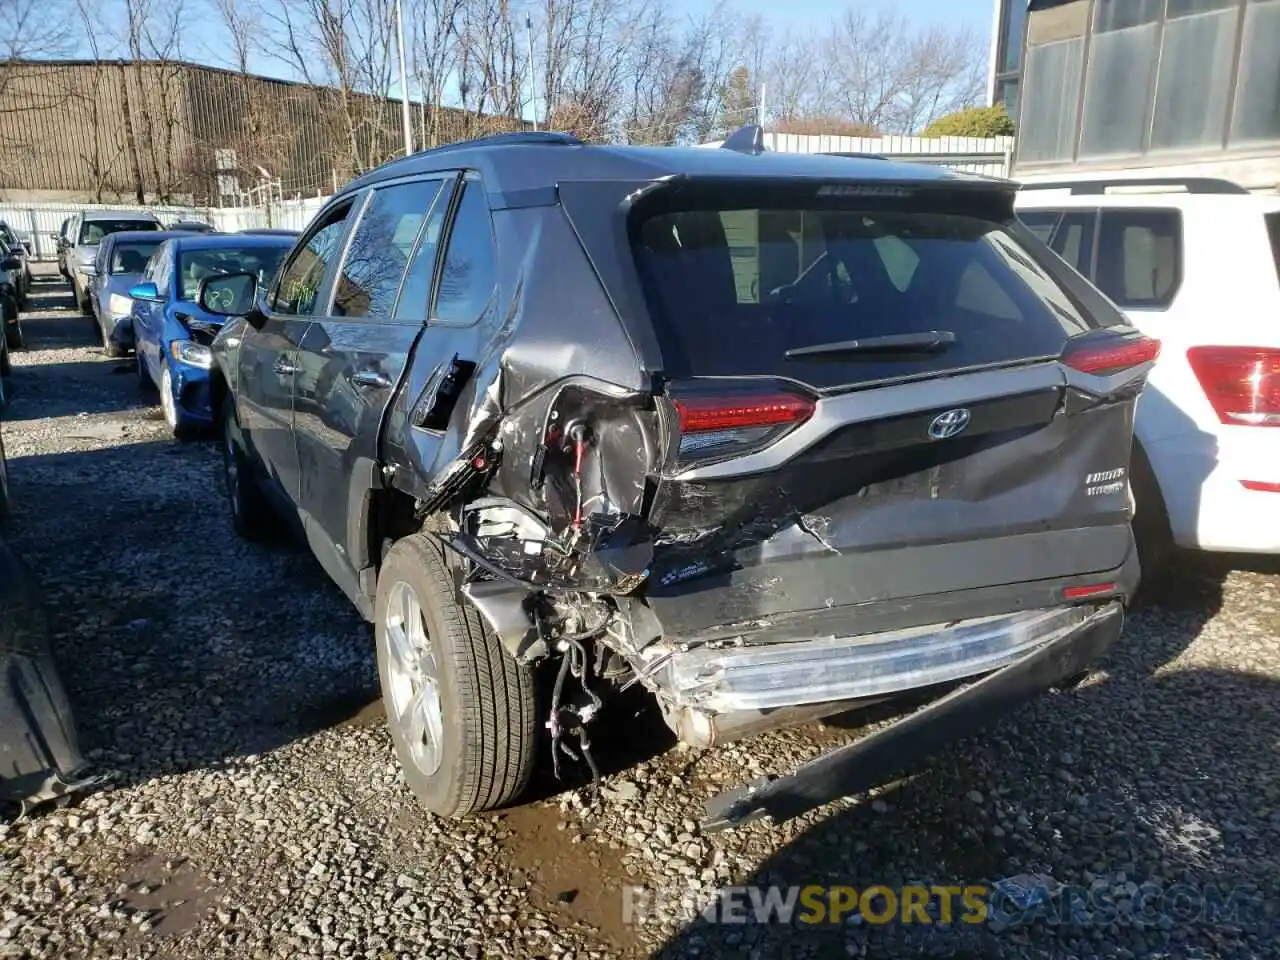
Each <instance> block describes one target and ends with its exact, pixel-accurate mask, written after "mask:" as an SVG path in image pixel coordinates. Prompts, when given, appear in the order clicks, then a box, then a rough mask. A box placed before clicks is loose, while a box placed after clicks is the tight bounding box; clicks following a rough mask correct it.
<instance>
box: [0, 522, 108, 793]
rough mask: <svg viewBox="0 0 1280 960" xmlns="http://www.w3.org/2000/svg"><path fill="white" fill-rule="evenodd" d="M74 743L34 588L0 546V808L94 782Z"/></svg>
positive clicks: (13, 557)
mask: <svg viewBox="0 0 1280 960" xmlns="http://www.w3.org/2000/svg"><path fill="white" fill-rule="evenodd" d="M86 771H87V764H86V762H85V759H84V757H83V756H82V755H81V753H80V746H79V743H78V742H77V738H76V729H75V723H74V721H73V719H72V715H71V704H70V701H69V700H68V698H67V695H66V692H65V691H64V689H63V687H62V682H61V680H60V679H59V677H58V672H57V668H56V666H55V665H54V660H53V652H52V650H51V649H50V646H49V629H48V622H47V620H46V619H45V615H44V612H43V610H42V608H41V606H40V601H39V597H38V594H37V591H36V589H35V586H34V583H33V581H32V578H31V576H30V574H29V573H28V572H27V570H26V568H25V566H24V565H23V564H22V562H21V561H20V560H19V559H18V557H17V556H16V555H15V554H14V553H13V551H12V549H11V548H10V547H9V545H8V544H7V543H4V542H3V541H0V807H6V808H8V807H17V808H18V809H19V810H21V811H23V812H25V811H26V810H28V809H30V808H31V807H34V806H37V805H39V804H41V803H45V802H47V801H51V800H56V799H57V798H59V797H62V796H65V795H67V794H69V793H73V792H75V791H77V790H80V789H84V788H86V787H88V786H90V785H92V784H93V783H95V782H96V780H95V779H93V778H90V777H88V776H87V775H86Z"/></svg>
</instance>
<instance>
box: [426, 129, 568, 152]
mask: <svg viewBox="0 0 1280 960" xmlns="http://www.w3.org/2000/svg"><path fill="white" fill-rule="evenodd" d="M539 145H541V146H548V147H551V146H557V147H580V146H582V145H583V142H582V141H581V140H579V139H578V138H577V137H575V136H574V135H573V134H571V133H554V132H551V131H546V130H517V131H513V132H510V133H489V134H486V135H485V136H483V137H475V138H473V139H471V140H457V141H455V142H453V143H445V144H441V145H440V146H438V147H432V148H431V149H430V150H419V151H418V152H417V153H415V154H412V156H415V157H416V156H421V155H422V154H424V153H431V154H436V153H441V152H442V151H446V150H464V149H466V148H468V147H502V146H539Z"/></svg>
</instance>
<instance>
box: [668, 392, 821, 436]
mask: <svg viewBox="0 0 1280 960" xmlns="http://www.w3.org/2000/svg"><path fill="white" fill-rule="evenodd" d="M675 403H676V410H677V411H679V413H680V432H681V433H702V432H704V431H707V430H740V429H744V428H747V429H749V428H753V427H777V426H783V425H785V424H798V423H804V422H805V421H806V420H808V419H809V418H810V417H811V416H813V406H814V405H813V401H812V400H810V399H809V398H808V397H801V396H797V395H796V394H791V393H764V394H754V395H748V396H742V397H689V398H685V399H682V400H676V402H675Z"/></svg>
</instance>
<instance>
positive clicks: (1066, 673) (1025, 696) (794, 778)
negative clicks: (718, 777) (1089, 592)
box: [702, 602, 1124, 832]
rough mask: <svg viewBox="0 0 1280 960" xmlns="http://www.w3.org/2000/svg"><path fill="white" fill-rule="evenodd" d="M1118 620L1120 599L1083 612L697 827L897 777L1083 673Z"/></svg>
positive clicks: (787, 811)
mask: <svg viewBox="0 0 1280 960" xmlns="http://www.w3.org/2000/svg"><path fill="white" fill-rule="evenodd" d="M1123 623H1124V612H1123V608H1122V606H1121V605H1120V604H1119V603H1118V602H1116V603H1111V604H1108V605H1106V606H1104V607H1100V608H1096V609H1093V610H1092V611H1091V612H1088V611H1087V612H1086V615H1085V616H1084V618H1083V619H1082V620H1081V622H1080V623H1079V624H1078V625H1077V626H1076V628H1075V629H1073V630H1070V631H1069V632H1066V633H1065V634H1062V635H1060V636H1058V637H1056V638H1055V639H1052V640H1049V641H1047V642H1044V643H1042V644H1041V645H1040V646H1038V647H1037V648H1036V649H1034V650H1033V651H1031V652H1029V653H1027V654H1025V655H1024V656H1022V657H1021V658H1019V659H1017V660H1015V661H1014V662H1013V663H1010V664H1008V665H1007V666H1005V667H1003V668H1001V669H999V670H996V671H995V672H994V673H990V674H988V675H987V676H986V677H984V678H982V679H981V680H979V681H977V682H976V683H973V684H970V685H969V686H966V687H964V688H962V689H959V690H956V691H954V692H952V693H950V694H948V695H947V696H945V697H942V698H941V699H939V700H936V701H935V702H933V703H932V704H930V705H928V706H926V707H924V708H922V709H921V710H919V711H917V712H916V713H913V714H911V715H910V716H907V717H904V718H903V719H901V720H898V721H896V722H894V723H892V724H890V725H889V726H888V727H886V728H884V729H883V730H881V731H879V732H877V733H875V734H872V735H871V736H869V737H866V738H865V739H863V740H860V741H858V742H857V743H854V744H851V745H849V746H847V747H842V748H840V749H839V750H833V751H832V752H830V753H827V754H824V755H823V756H820V757H818V758H817V759H816V760H812V761H810V762H809V763H807V764H805V765H804V766H802V767H800V768H798V769H797V770H796V771H795V772H793V773H791V774H789V775H787V776H784V777H772V778H763V779H761V780H757V781H754V782H752V783H750V784H747V785H745V786H743V787H739V788H737V789H735V790H731V791H728V792H727V793H723V794H721V795H720V796H718V797H715V798H713V799H712V800H711V801H710V802H709V803H708V804H707V806H706V809H705V816H704V819H703V821H702V830H703V831H704V832H712V831H715V830H721V829H725V828H727V827H733V826H737V825H739V824H742V823H746V822H748V821H751V820H757V819H760V818H761V817H766V816H767V817H769V818H770V819H771V820H772V821H773V823H775V824H778V823H783V822H785V821H787V820H791V819H793V818H795V817H798V816H800V815H802V814H804V813H807V812H809V811H810V810H813V809H815V808H817V807H820V806H822V805H823V804H825V803H829V802H831V801H832V800H837V799H839V798H841V797H847V796H850V795H853V794H857V793H861V792H863V791H865V790H867V789H869V788H871V787H873V786H876V785H877V784H880V783H884V782H886V781H887V780H890V779H892V778H894V777H896V776H900V775H902V774H903V773H905V772H906V771H907V770H908V769H909V768H911V767H912V766H914V765H915V764H916V763H917V762H918V761H920V760H922V759H923V758H924V757H926V756H928V755H929V754H931V753H933V752H934V751H935V750H937V749H938V748H939V747H941V746H942V745H944V744H946V743H948V742H951V741H953V740H957V739H959V738H961V737H965V736H968V735H969V734H972V733H974V732H976V731H978V730H980V729H982V728H983V727H985V726H986V725H988V724H989V723H991V722H992V721H994V720H996V719H998V718H999V717H1001V716H1002V715H1004V714H1006V713H1008V712H1009V711H1011V710H1013V709H1014V708H1015V707H1017V706H1019V705H1021V704H1022V703H1024V702H1026V701H1028V700H1030V699H1032V698H1033V697H1035V696H1036V695H1038V694H1040V693H1042V692H1044V691H1046V690H1048V689H1049V688H1051V687H1054V686H1056V685H1057V684H1059V683H1061V682H1062V681H1063V680H1065V679H1068V678H1071V677H1074V676H1076V675H1078V674H1079V673H1081V672H1082V671H1084V670H1085V669H1086V668H1087V667H1088V665H1089V664H1090V663H1091V662H1092V661H1093V660H1095V659H1096V658H1097V657H1098V656H1099V655H1100V654H1102V652H1103V651H1105V650H1106V649H1107V647H1108V646H1109V645H1110V644H1111V643H1112V642H1113V641H1114V640H1115V639H1116V637H1117V636H1119V634H1120V629H1121V627H1122V625H1123Z"/></svg>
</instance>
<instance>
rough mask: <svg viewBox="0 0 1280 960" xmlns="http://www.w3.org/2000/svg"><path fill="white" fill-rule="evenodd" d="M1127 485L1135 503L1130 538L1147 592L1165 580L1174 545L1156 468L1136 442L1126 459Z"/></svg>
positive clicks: (1171, 561)
mask: <svg viewBox="0 0 1280 960" xmlns="http://www.w3.org/2000/svg"><path fill="white" fill-rule="evenodd" d="M1129 484H1130V487H1131V489H1132V490H1133V499H1134V504H1135V510H1134V515H1133V538H1134V540H1135V541H1136V542H1137V545H1138V563H1139V564H1140V566H1141V567H1142V584H1141V590H1142V591H1143V592H1149V591H1151V590H1153V589H1155V588H1156V587H1158V586H1159V585H1160V584H1161V583H1164V582H1167V580H1168V577H1169V573H1170V571H1171V569H1172V568H1173V566H1174V562H1173V561H1174V555H1175V554H1176V552H1177V546H1176V544H1175V543H1174V540H1173V531H1172V529H1171V528H1170V526H1169V512H1168V508H1166V507H1165V504H1164V497H1163V496H1162V495H1161V493H1160V484H1159V482H1158V481H1157V480H1156V475H1155V471H1154V470H1153V469H1152V468H1151V461H1150V460H1148V459H1147V455H1146V452H1145V451H1144V450H1143V449H1142V447H1141V446H1139V445H1138V444H1137V443H1135V444H1134V445H1133V455H1132V456H1131V457H1130V459H1129Z"/></svg>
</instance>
